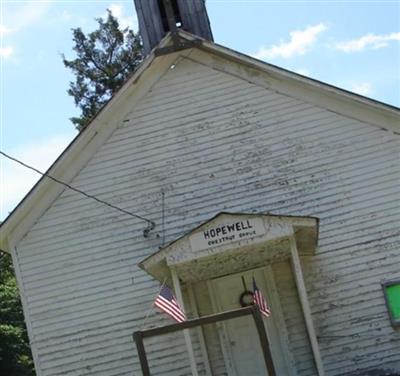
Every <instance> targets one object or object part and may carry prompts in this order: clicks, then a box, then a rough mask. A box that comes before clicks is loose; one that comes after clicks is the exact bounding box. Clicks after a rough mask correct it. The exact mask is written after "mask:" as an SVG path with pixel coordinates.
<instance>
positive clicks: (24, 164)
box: [0, 150, 156, 237]
mask: <svg viewBox="0 0 400 376" xmlns="http://www.w3.org/2000/svg"><path fill="white" fill-rule="evenodd" d="M0 154H1V155H2V156H4V157H6V158H8V159H10V160H12V161H14V162H16V163H18V164H20V165H21V166H24V167H26V168H28V169H29V170H32V171H35V172H36V173H38V174H39V175H42V176H46V177H47V178H49V179H51V180H53V181H55V182H56V183H58V184H61V185H63V186H65V187H67V188H69V189H71V190H72V191H74V192H77V193H80V194H81V195H83V196H85V197H87V198H91V199H92V200H95V201H97V202H99V203H100V204H103V205H106V206H108V207H110V208H112V209H115V210H118V211H120V212H121V213H124V214H127V215H130V216H131V217H134V218H138V219H141V220H142V221H145V222H147V223H148V224H149V225H148V227H147V228H146V229H145V230H144V231H143V235H144V237H147V236H148V235H149V232H150V231H151V230H153V229H154V228H155V227H156V224H155V223H154V222H153V221H151V220H150V219H147V218H144V217H142V216H141V215H138V214H134V213H131V212H129V211H127V210H125V209H122V208H119V207H118V206H115V205H113V204H110V203H109V202H107V201H104V200H102V199H100V198H98V197H96V196H94V195H91V194H89V193H86V192H84V191H82V190H80V189H78V188H75V187H73V186H72V185H69V184H68V183H65V182H63V181H61V180H59V179H57V178H55V177H53V176H51V175H49V174H47V173H45V172H42V171H39V170H38V169H36V168H35V167H32V166H30V165H28V164H26V163H24V162H22V161H20V160H18V159H17V158H14V157H12V156H11V155H8V154H7V153H4V152H3V151H1V150H0Z"/></svg>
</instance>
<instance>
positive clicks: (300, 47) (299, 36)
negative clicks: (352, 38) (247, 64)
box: [253, 23, 327, 59]
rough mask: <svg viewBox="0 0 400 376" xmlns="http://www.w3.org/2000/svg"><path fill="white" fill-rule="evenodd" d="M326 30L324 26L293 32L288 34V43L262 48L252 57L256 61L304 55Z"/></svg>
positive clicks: (282, 42)
mask: <svg viewBox="0 0 400 376" xmlns="http://www.w3.org/2000/svg"><path fill="white" fill-rule="evenodd" d="M326 29H327V27H326V25H324V24H323V23H320V24H318V25H314V26H309V27H307V28H306V29H304V30H295V31H292V32H291V33H290V41H289V42H284V41H281V42H280V43H279V44H277V45H273V46H271V47H262V48H260V50H259V51H258V52H257V53H256V54H254V55H253V56H254V57H255V58H257V59H273V58H276V57H282V58H286V59H287V58H290V57H292V56H296V55H304V54H305V53H306V52H308V51H309V50H310V49H311V48H312V46H313V45H314V44H315V42H316V41H317V38H318V35H319V34H321V33H322V32H324V31H325V30H326Z"/></svg>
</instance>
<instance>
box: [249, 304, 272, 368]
mask: <svg viewBox="0 0 400 376" xmlns="http://www.w3.org/2000/svg"><path fill="white" fill-rule="evenodd" d="M252 308H253V309H252V314H253V319H254V323H255V324H256V328H257V332H258V337H259V339H260V343H261V348H262V352H263V355H264V361H265V366H266V368H267V371H268V376H276V373H275V367H274V363H273V361H272V355H271V348H270V346H269V342H268V337H267V333H266V332H265V326H264V321H263V319H262V316H261V312H260V309H259V308H258V306H256V305H253V307H252Z"/></svg>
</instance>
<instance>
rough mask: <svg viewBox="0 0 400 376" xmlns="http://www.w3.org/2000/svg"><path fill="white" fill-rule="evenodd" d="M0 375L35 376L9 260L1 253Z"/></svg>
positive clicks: (6, 255)
mask: <svg viewBox="0 0 400 376" xmlns="http://www.w3.org/2000/svg"><path fill="white" fill-rule="evenodd" d="M0 375H10V376H11V375H13V376H33V375H35V371H34V367H33V361H32V355H31V351H30V347H29V341H28V335H27V332H26V327H25V322H24V315H23V312H22V306H21V301H20V298H19V292H18V287H17V283H16V280H15V276H14V271H13V268H12V262H11V257H10V256H9V255H8V254H6V253H4V252H1V251H0Z"/></svg>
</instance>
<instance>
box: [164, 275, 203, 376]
mask: <svg viewBox="0 0 400 376" xmlns="http://www.w3.org/2000/svg"><path fill="white" fill-rule="evenodd" d="M171 277H172V283H173V285H174V290H175V294H176V299H177V300H178V303H179V305H180V306H181V307H182V308H183V309H185V306H184V304H183V297H182V290H181V284H180V282H179V278H178V275H177V274H176V271H175V270H174V269H172V268H171ZM183 335H184V337H185V342H186V348H187V351H188V354H189V361H190V369H191V370H192V376H199V374H198V372H197V366H196V359H195V357H194V351H193V346H192V340H191V339H190V333H189V330H188V329H184V330H183Z"/></svg>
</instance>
